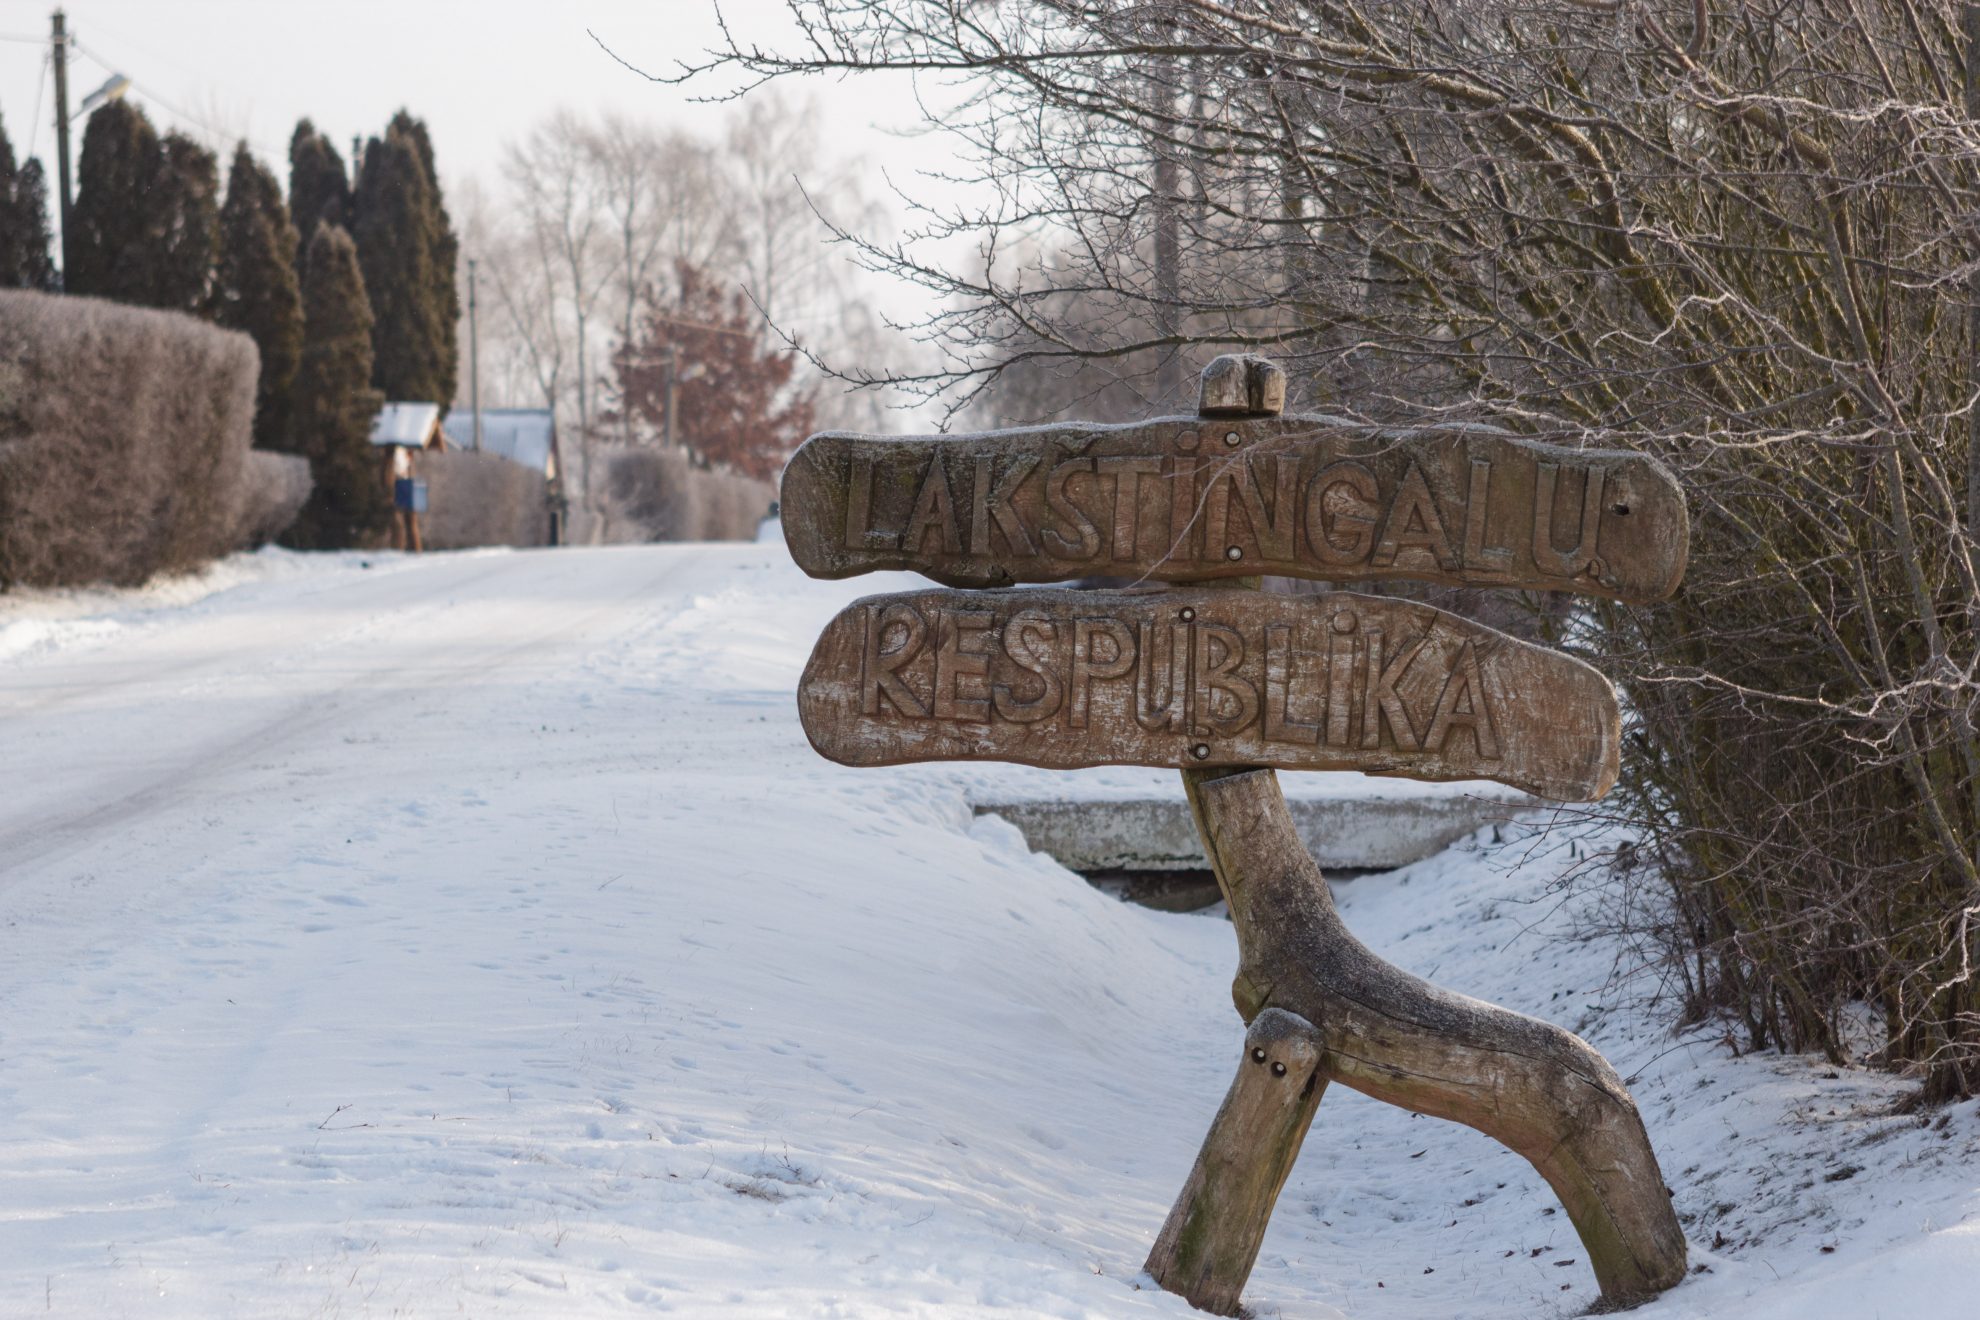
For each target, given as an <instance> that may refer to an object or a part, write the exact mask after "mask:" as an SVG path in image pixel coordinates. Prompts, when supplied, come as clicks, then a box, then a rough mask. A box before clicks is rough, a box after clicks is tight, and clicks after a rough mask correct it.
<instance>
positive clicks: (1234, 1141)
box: [1148, 772, 1327, 1315]
mask: <svg viewBox="0 0 1980 1320" xmlns="http://www.w3.org/2000/svg"><path fill="white" fill-rule="evenodd" d="M1267 773H1269V772H1267ZM1321 1049H1322V1041H1321V1037H1320V1033H1319V1032H1318V1031H1315V1030H1314V1029H1313V1024H1312V1023H1311V1022H1308V1021H1307V1020H1306V1019H1305V1018H1302V1017H1298V1016H1296V1015H1294V1014H1292V1013H1288V1012H1286V1011H1285V1010H1284V1009H1280V1008H1268V1009H1266V1010H1265V1011H1264V1012H1262V1013H1260V1014H1259V1015H1258V1016H1257V1017H1256V1018H1254V1019H1252V1023H1251V1030H1250V1031H1248V1032H1246V1033H1245V1037H1244V1056H1243V1057H1242V1058H1240V1059H1239V1060H1238V1068H1237V1076H1236V1078H1234V1079H1233V1080H1232V1082H1231V1089H1230V1091H1229V1092H1228V1093H1227V1094H1226V1095H1225V1096H1224V1103H1223V1106H1222V1108H1220V1109H1218V1110H1217V1117H1216V1118H1215V1119H1213V1120H1212V1121H1211V1123H1210V1135H1209V1136H1207V1137H1205V1138H1204V1139H1203V1149H1202V1151H1200V1152H1199V1153H1198V1154H1197V1157H1196V1167H1195V1168H1193V1169H1191V1170H1190V1171H1189V1181H1188V1182H1186V1183H1184V1184H1183V1190H1182V1195H1181V1196H1179V1197H1177V1198H1176V1204H1175V1208H1174V1209H1172V1210H1170V1211H1169V1218H1168V1222H1167V1223H1165V1224H1163V1225H1162V1233H1161V1236H1159V1237H1157V1238H1156V1239H1155V1249H1154V1250H1153V1251H1151V1252H1150V1253H1149V1254H1148V1272H1149V1273H1150V1274H1152V1275H1154V1276H1155V1281H1156V1282H1157V1283H1159V1284H1161V1285H1162V1286H1163V1287H1164V1288H1166V1289H1168V1290H1169V1291H1170V1292H1172V1293H1179V1294H1181V1295H1182V1296H1184V1297H1187V1298H1188V1299H1189V1301H1190V1304H1191V1305H1192V1306H1195V1307H1198V1308H1199V1309H1201V1310H1205V1311H1209V1312H1212V1313H1213V1314H1216V1315H1236V1314H1237V1310H1238V1294H1239V1293H1241V1292H1242V1291H1243V1290H1244V1281H1245V1280H1246V1279H1247V1278H1249V1277H1250V1276H1251V1266H1252V1263H1253V1262H1255V1261H1256V1260H1257V1259H1258V1245H1259V1243H1261V1242H1263V1241H1264V1240H1265V1225H1266V1224H1267V1222H1269V1221H1270V1219H1271V1218H1272V1206H1273V1203H1274V1202H1276V1201H1277V1200H1278V1199H1279V1189H1280V1188H1281V1187H1283V1186H1285V1183H1286V1175H1287V1174H1289V1173H1291V1172H1292V1166H1293V1161H1294V1160H1295V1159H1297V1158H1299V1146H1300V1142H1302V1141H1304V1140H1305V1139H1306V1129H1307V1127H1308V1126H1309V1125H1311V1124H1312V1122H1313V1113H1314V1111H1315V1110H1317V1109H1318V1108H1319V1107H1320V1097H1321V1095H1322V1094H1323V1093H1324V1092H1325V1091H1326V1089H1327V1079H1326V1078H1324V1077H1322V1076H1321V1075H1320V1072H1319V1068H1320V1053H1321Z"/></svg>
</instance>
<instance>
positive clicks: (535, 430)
mask: <svg viewBox="0 0 1980 1320" xmlns="http://www.w3.org/2000/svg"><path fill="white" fill-rule="evenodd" d="M443 425H444V426H445V428H446V432H447V441H448V443H449V444H451V445H453V446H454V448H456V449H472V448H474V410H473V409H471V408H456V409H454V411H453V412H451V413H449V414H447V420H446V422H445V423H443ZM556 434H557V423H556V420H555V419H554V418H553V417H552V416H551V414H550V410H549V409H548V408H483V409H482V410H481V447H482V449H484V450H485V451H487V452H488V453H491V454H500V455H501V456H502V457H503V458H506V459H509V460H510V461H512V462H516V463H520V464H522V465H523V466H524V467H526V468H530V469H531V470H533V471H536V472H548V471H549V470H550V455H551V453H552V449H551V444H552V441H553V440H554V439H555V437H556Z"/></svg>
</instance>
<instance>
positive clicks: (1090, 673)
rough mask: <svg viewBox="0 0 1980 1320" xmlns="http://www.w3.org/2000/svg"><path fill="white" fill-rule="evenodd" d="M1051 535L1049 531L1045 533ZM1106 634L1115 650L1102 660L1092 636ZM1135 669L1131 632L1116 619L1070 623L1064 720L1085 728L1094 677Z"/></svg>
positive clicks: (1083, 620) (1117, 675)
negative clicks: (1069, 681) (1068, 694)
mask: <svg viewBox="0 0 1980 1320" xmlns="http://www.w3.org/2000/svg"><path fill="white" fill-rule="evenodd" d="M1045 534H1046V535H1047V536H1050V535H1051V533H1050V532H1047V533H1045ZM1098 637H1105V638H1106V639H1107V640H1108V641H1110V642H1112V643H1113V644H1114V653H1113V654H1112V655H1110V656H1107V657H1106V658H1105V659H1102V658H1101V657H1100V656H1097V655H1095V654H1094V652H1093V643H1094V639H1095V638H1098ZM1132 668H1134V634H1133V633H1131V632H1129V631H1128V627H1127V625H1126V624H1124V623H1122V622H1120V621H1119V620H1117V619H1078V620H1075V621H1074V622H1073V662H1072V708H1071V710H1069V711H1068V712H1067V715H1066V723H1068V724H1070V725H1071V726H1072V727H1073V728H1075V729H1083V728H1085V727H1086V712H1087V706H1088V704H1089V698H1090V697H1091V695H1092V692H1091V689H1092V686H1093V680H1094V679H1096V678H1119V677H1120V676H1121V675H1122V674H1125V673H1126V672H1127V671H1128V670H1130V669H1132Z"/></svg>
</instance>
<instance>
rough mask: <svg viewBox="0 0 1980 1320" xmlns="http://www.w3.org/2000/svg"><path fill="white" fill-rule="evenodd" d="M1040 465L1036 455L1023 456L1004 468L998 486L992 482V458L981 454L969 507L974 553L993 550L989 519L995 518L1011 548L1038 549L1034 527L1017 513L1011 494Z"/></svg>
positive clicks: (1020, 552)
mask: <svg viewBox="0 0 1980 1320" xmlns="http://www.w3.org/2000/svg"><path fill="white" fill-rule="evenodd" d="M1037 466H1038V460H1037V459H1035V458H1025V459H1020V460H1018V461H1017V462H1015V463H1013V464H1011V465H1010V466H1009V467H1008V468H1006V469H1004V475H1003V478H1002V480H1000V481H998V482H997V484H996V485H995V486H992V485H991V484H990V460H989V459H988V458H979V459H977V460H976V462H975V465H974V467H975V475H976V484H975V486H974V487H973V488H972V490H971V492H970V495H971V499H970V508H969V552H970V553H971V554H973V555H987V554H989V553H990V552H991V551H990V523H991V520H992V519H995V520H996V524H997V530H998V531H1000V532H1002V533H1003V534H1004V544H1005V545H1006V546H1008V547H1009V548H1010V552H1011V553H1012V554H1014V555H1018V556H1021V557H1029V556H1031V555H1035V554H1037V553H1038V547H1037V546H1035V545H1033V544H1032V543H1031V529H1030V528H1028V527H1026V526H1025V525H1024V519H1023V518H1022V517H1020V516H1019V515H1018V511H1017V508H1016V506H1015V505H1013V504H1012V502H1011V501H1012V497H1014V496H1015V495H1016V494H1017V488H1018V487H1019V486H1022V485H1023V484H1024V479H1025V478H1026V477H1028V476H1030V475H1031V471H1032V469H1033V468H1035V467H1037Z"/></svg>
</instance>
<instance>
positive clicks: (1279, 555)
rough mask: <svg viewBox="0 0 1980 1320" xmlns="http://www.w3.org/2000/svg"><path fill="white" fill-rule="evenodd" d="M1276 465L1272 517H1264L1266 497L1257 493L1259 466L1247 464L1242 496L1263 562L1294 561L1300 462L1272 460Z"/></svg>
mask: <svg viewBox="0 0 1980 1320" xmlns="http://www.w3.org/2000/svg"><path fill="white" fill-rule="evenodd" d="M1272 461H1273V463H1274V464H1275V465H1276V473H1275V478H1274V482H1273V484H1274V487H1275V489H1274V490H1273V494H1272V513H1273V514H1274V515H1276V516H1274V517H1267V516H1266V513H1265V496H1264V494H1263V493H1262V492H1261V491H1260V490H1259V489H1258V465H1257V463H1256V462H1247V463H1245V464H1244V482H1243V484H1242V485H1241V486H1240V487H1239V493H1240V494H1242V495H1243V497H1244V514H1245V517H1246V518H1248V519H1250V521H1251V534H1252V536H1253V537H1254V538H1256V540H1257V542H1258V555H1259V557H1260V558H1261V559H1275V560H1279V561H1280V562H1284V561H1285V560H1288V559H1291V558H1292V557H1293V525H1294V523H1295V522H1296V521H1297V519H1298V514H1297V512H1296V508H1295V506H1296V505H1297V504H1298V501H1299V497H1298V495H1297V493H1296V492H1297V490H1298V486H1299V460H1298V459H1295V458H1288V457H1286V456H1284V455H1280V456H1279V457H1277V458H1275V459H1273V460H1272Z"/></svg>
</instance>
